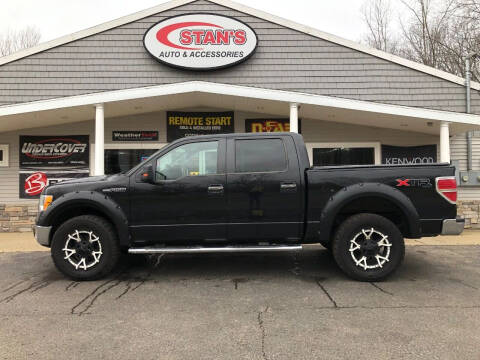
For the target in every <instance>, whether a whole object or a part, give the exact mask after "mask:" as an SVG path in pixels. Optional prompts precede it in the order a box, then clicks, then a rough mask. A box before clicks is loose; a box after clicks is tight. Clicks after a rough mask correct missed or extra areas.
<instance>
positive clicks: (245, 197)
mask: <svg viewBox="0 0 480 360" xmlns="http://www.w3.org/2000/svg"><path fill="white" fill-rule="evenodd" d="M227 149H228V150H227V205H228V211H229V212H228V216H229V223H228V230H227V237H228V239H229V240H240V241H243V242H247V241H250V240H258V239H265V240H268V241H270V240H283V241H285V240H287V241H292V242H293V241H298V240H299V238H300V237H301V231H302V228H303V196H304V194H303V185H302V182H301V181H300V176H301V175H302V174H300V170H299V166H298V157H297V154H296V149H295V145H294V142H293V139H292V138H291V137H290V136H279V137H273V136H271V135H270V136H265V137H261V136H258V137H255V138H252V137H244V138H242V137H238V138H229V139H228V144H227ZM287 154H289V155H290V156H287Z"/></svg>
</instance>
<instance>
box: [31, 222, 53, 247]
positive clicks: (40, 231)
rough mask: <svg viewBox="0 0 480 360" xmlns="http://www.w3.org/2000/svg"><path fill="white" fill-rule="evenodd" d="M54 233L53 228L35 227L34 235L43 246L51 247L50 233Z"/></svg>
mask: <svg viewBox="0 0 480 360" xmlns="http://www.w3.org/2000/svg"><path fill="white" fill-rule="evenodd" d="M51 231H52V227H51V226H38V225H35V226H34V227H33V235H34V236H35V240H37V242H38V243H39V244H40V245H42V246H46V247H49V246H50V232H51Z"/></svg>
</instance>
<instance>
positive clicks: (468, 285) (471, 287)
mask: <svg viewBox="0 0 480 360" xmlns="http://www.w3.org/2000/svg"><path fill="white" fill-rule="evenodd" d="M448 280H450V281H453V282H458V283H459V284H461V285H463V286H466V287H468V288H470V289H474V290H479V289H478V287H475V286H473V285H470V284H467V283H466V282H464V281H462V280H460V279H448Z"/></svg>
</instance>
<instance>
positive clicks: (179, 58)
mask: <svg viewBox="0 0 480 360" xmlns="http://www.w3.org/2000/svg"><path fill="white" fill-rule="evenodd" d="M257 42H258V40H257V35H256V34H255V32H254V31H253V30H252V29H251V28H250V27H249V26H248V25H246V24H245V23H243V22H241V21H238V20H235V19H233V18H230V17H226V16H219V15H213V14H191V15H180V16H175V17H172V18H168V19H166V20H164V21H161V22H159V23H157V24H156V25H154V26H152V27H151V28H150V29H149V30H148V31H147V33H146V34H145V37H144V44H145V48H146V49H147V50H148V52H149V53H150V54H151V55H152V56H153V57H154V58H156V59H157V60H159V61H161V62H163V63H165V64H167V65H171V66H175V67H180V68H184V69H193V70H210V69H218V68H223V67H227V66H231V65H235V64H238V63H240V62H242V61H245V60H246V59H248V58H249V57H250V56H251V55H252V54H253V52H254V51H255V49H256V47H257Z"/></svg>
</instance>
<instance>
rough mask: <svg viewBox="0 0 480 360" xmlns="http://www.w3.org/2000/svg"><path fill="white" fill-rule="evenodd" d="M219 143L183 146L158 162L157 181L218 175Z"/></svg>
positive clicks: (199, 143)
mask: <svg viewBox="0 0 480 360" xmlns="http://www.w3.org/2000/svg"><path fill="white" fill-rule="evenodd" d="M217 154H218V141H208V142H198V143H191V144H185V145H181V146H179V147H176V148H175V149H173V150H172V151H170V152H168V153H167V154H165V155H163V156H162V157H161V158H159V159H158V160H157V165H156V171H155V180H156V181H161V180H176V179H178V178H181V177H183V176H200V175H212V174H217V163H218V156H217Z"/></svg>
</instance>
